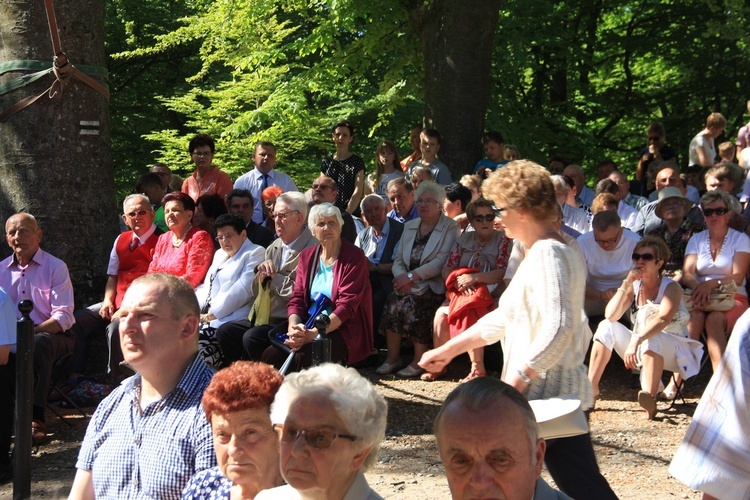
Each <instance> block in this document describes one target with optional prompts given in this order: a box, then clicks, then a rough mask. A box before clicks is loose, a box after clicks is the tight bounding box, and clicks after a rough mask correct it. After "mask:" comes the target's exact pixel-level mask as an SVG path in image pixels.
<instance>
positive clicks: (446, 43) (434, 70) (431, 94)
mask: <svg viewBox="0 0 750 500" xmlns="http://www.w3.org/2000/svg"><path fill="white" fill-rule="evenodd" d="M499 12H500V2H499V0H464V1H462V2H457V1H455V0H435V1H432V2H430V3H429V4H428V5H425V6H422V7H419V8H418V9H416V10H415V11H413V13H412V16H411V18H412V19H411V20H412V24H413V26H414V27H415V30H416V32H417V33H418V34H419V36H420V40H421V42H422V53H423V55H424V66H425V67H424V102H425V107H424V112H425V125H426V126H427V127H431V128H436V129H437V130H438V131H439V132H440V135H441V136H442V139H443V140H442V144H441V146H440V153H439V154H438V156H439V157H440V159H441V160H442V161H443V162H444V163H445V164H446V165H448V168H450V170H451V172H452V174H453V179H454V180H458V179H459V178H460V176H461V175H463V174H466V173H471V172H472V169H473V167H474V165H475V164H476V162H477V161H478V160H479V159H480V158H481V157H482V147H481V143H480V139H481V137H482V134H483V132H484V118H485V113H486V111H487V104H488V102H489V97H490V88H491V84H492V78H491V74H490V73H491V69H492V50H493V48H494V40H495V30H496V28H497V21H498V15H499Z"/></svg>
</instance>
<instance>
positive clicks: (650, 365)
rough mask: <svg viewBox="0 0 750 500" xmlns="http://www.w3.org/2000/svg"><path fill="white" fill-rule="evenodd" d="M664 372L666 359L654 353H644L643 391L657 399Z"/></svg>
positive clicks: (642, 368)
mask: <svg viewBox="0 0 750 500" xmlns="http://www.w3.org/2000/svg"><path fill="white" fill-rule="evenodd" d="M663 371H664V357H663V356H660V355H659V354H656V353H655V352H653V351H646V352H644V353H643V367H641V389H643V390H644V391H647V392H649V393H650V394H651V395H652V396H654V397H656V393H657V392H659V382H661V374H662V372H663Z"/></svg>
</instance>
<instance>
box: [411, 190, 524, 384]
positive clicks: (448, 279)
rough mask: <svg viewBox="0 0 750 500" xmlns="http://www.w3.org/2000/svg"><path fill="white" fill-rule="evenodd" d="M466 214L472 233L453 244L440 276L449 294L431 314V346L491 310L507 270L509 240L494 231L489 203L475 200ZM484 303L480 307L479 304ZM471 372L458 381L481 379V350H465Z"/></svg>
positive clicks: (426, 376) (432, 377)
mask: <svg viewBox="0 0 750 500" xmlns="http://www.w3.org/2000/svg"><path fill="white" fill-rule="evenodd" d="M466 214H467V215H468V219H469V222H470V223H471V226H472V227H473V228H474V231H469V232H464V233H463V234H462V235H461V236H459V237H458V239H457V240H456V243H455V244H454V245H453V249H452V250H451V253H450V255H449V256H448V262H447V263H446V264H445V267H444V268H443V271H442V277H443V279H444V280H445V283H446V286H447V287H448V290H449V291H450V293H449V294H448V295H449V297H450V300H449V301H446V302H445V303H444V304H443V305H442V306H440V308H438V310H437V312H436V313H435V319H434V320H433V323H434V324H433V344H434V345H435V347H440V346H441V345H443V344H445V343H446V342H447V341H448V340H449V339H450V338H452V337H455V336H456V335H458V334H460V333H461V332H462V331H463V330H465V329H466V328H468V327H470V326H471V325H473V324H474V323H475V322H476V320H477V319H479V318H480V317H481V316H483V315H484V314H487V312H489V310H490V309H492V308H493V307H494V303H493V302H494V299H493V295H494V296H499V295H500V293H496V292H501V291H502V290H503V289H504V286H502V285H501V286H500V287H499V288H498V287H497V285H498V284H499V283H502V280H503V277H504V276H505V270H506V268H507V267H508V257H509V255H510V250H511V240H509V239H508V238H507V237H506V236H505V233H503V232H501V231H495V228H494V227H493V226H494V224H493V223H494V221H495V212H494V210H493V207H492V202H491V201H489V200H485V199H484V198H479V199H478V200H477V201H472V202H471V203H469V205H468V206H467V207H466ZM483 304H484V305H483ZM469 358H470V359H471V371H470V372H469V375H468V376H467V377H466V378H464V379H463V380H462V382H466V381H469V380H471V379H473V378H477V377H484V376H485V375H486V370H485V368H484V348H483V347H480V348H478V349H473V350H471V351H469ZM443 373H445V372H442V373H429V372H428V373H423V374H422V377H421V378H422V380H426V381H433V380H436V379H437V378H438V377H440V376H441V375H443Z"/></svg>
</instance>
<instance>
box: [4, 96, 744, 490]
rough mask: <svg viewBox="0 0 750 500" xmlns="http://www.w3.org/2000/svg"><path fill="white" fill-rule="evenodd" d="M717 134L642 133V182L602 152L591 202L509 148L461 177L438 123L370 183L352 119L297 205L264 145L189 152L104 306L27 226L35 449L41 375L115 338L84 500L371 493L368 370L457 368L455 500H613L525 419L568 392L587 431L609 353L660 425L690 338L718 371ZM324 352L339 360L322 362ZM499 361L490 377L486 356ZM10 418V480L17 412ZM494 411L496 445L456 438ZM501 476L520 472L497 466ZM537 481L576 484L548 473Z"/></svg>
mask: <svg viewBox="0 0 750 500" xmlns="http://www.w3.org/2000/svg"><path fill="white" fill-rule="evenodd" d="M749 111H750V103H749ZM725 126H726V120H725V119H724V118H723V116H721V115H720V114H718V113H712V114H711V115H710V116H709V118H708V120H707V124H706V128H705V129H704V130H703V131H701V132H700V133H699V134H698V135H696V137H695V138H694V139H693V141H692V142H691V145H690V152H689V155H688V157H689V159H690V160H689V161H690V165H689V166H688V168H687V169H686V170H685V172H684V173H682V172H681V169H680V167H679V166H678V163H677V161H676V153H675V151H674V150H673V149H671V148H670V147H669V146H668V145H667V144H666V136H665V131H664V127H663V126H662V125H661V124H660V123H656V122H655V123H652V124H651V125H650V126H649V127H648V129H647V139H648V141H647V142H648V145H647V147H646V148H644V150H643V151H642V152H641V156H640V158H639V159H638V161H637V168H636V171H635V178H634V179H633V180H632V181H630V180H629V179H628V177H627V175H626V174H625V173H623V172H622V171H620V170H618V168H617V165H616V164H615V163H614V162H612V161H611V160H604V161H602V162H600V163H599V164H598V165H597V167H596V172H597V177H598V179H597V180H596V182H595V183H593V184H594V189H591V188H589V187H588V186H587V180H586V176H585V172H584V170H583V169H582V168H581V167H580V166H579V165H575V164H569V163H568V162H567V161H566V160H565V159H564V158H563V157H561V156H559V155H554V156H553V157H552V158H551V159H550V161H549V163H548V165H547V166H546V167H544V166H541V165H538V164H536V163H534V162H531V161H528V160H523V159H521V153H520V152H519V151H518V149H517V148H516V147H514V146H511V145H505V144H504V141H503V138H502V136H501V135H500V134H499V133H497V132H488V133H486V134H485V135H484V136H483V137H482V139H481V142H482V145H483V147H484V151H485V154H486V156H487V158H485V159H484V160H482V161H480V162H479V163H478V164H477V165H476V167H475V168H474V173H473V174H471V175H465V176H463V177H462V178H461V179H460V181H459V182H453V179H452V176H451V171H450V170H449V169H448V167H447V166H446V165H445V164H444V163H443V162H442V161H440V159H439V151H440V143H441V137H440V134H439V132H438V131H437V130H434V129H429V128H427V129H422V127H414V128H413V129H412V130H411V131H410V134H409V137H410V143H411V146H412V149H413V151H412V152H410V154H409V155H407V156H406V157H405V158H404V159H403V160H402V159H401V158H400V155H399V152H398V149H397V148H396V146H395V145H394V143H393V142H391V141H383V142H382V143H381V144H380V145H379V146H378V148H377V149H376V151H375V155H374V157H375V158H374V165H373V167H372V169H368V166H367V165H366V163H365V161H364V160H363V159H362V158H361V157H360V156H358V155H356V154H354V153H352V151H351V150H350V146H351V145H352V143H353V141H354V138H355V134H354V127H353V126H352V124H351V123H349V122H347V121H341V122H339V123H336V124H335V125H334V126H333V127H332V129H331V134H332V140H333V142H334V146H335V153H334V154H332V155H331V156H330V157H327V158H325V159H324V160H323V161H322V163H321V169H320V175H319V176H318V177H317V178H316V179H315V180H314V181H313V182H312V185H311V186H310V188H309V189H307V190H306V191H300V190H298V187H297V185H296V184H295V182H294V181H293V180H292V179H291V178H290V177H289V176H288V175H286V174H284V173H283V172H280V171H278V170H277V169H276V168H275V167H276V147H275V146H274V145H273V144H272V143H270V142H259V143H258V144H257V145H256V148H255V151H254V155H253V163H254V166H253V169H252V170H251V171H249V172H248V173H246V174H244V175H242V176H240V177H239V178H238V179H236V181H235V182H234V183H232V181H231V179H230V178H229V176H228V175H227V174H226V173H224V172H222V171H221V170H220V169H219V168H218V167H216V166H215V165H214V164H213V157H214V155H215V154H216V150H215V143H214V141H213V139H212V138H211V137H210V136H208V135H205V134H200V135H197V136H195V137H194V138H193V139H192V140H191V141H190V143H189V146H188V149H189V154H190V156H191V158H192V160H193V162H194V163H195V167H196V168H195V171H194V173H193V174H192V175H191V176H189V177H188V178H186V179H184V180H183V182H182V184H181V186H179V189H174V187H175V186H174V185H173V178H172V174H171V171H170V170H169V168H168V167H167V166H166V165H163V164H156V165H154V166H153V167H152V168H151V169H150V171H149V172H148V173H146V174H144V175H143V176H141V178H139V179H138V183H137V186H136V192H135V193H134V194H131V195H129V196H127V197H126V198H125V200H124V202H123V215H122V221H123V225H124V226H125V227H124V231H123V232H122V233H121V234H120V235H119V236H118V237H117V239H116V240H115V242H114V244H113V246H112V251H111V255H110V260H109V265H108V268H107V275H108V276H109V278H108V281H107V284H106V288H105V290H104V295H103V298H102V301H101V302H100V303H98V304H93V305H91V306H88V307H86V308H80V309H78V310H74V307H73V288H72V285H71V283H70V278H69V277H68V274H67V268H66V266H65V264H64V263H63V262H62V261H60V260H58V259H56V258H54V257H53V256H51V255H49V254H47V253H45V252H44V251H43V250H41V248H40V244H41V241H42V231H41V228H40V227H39V224H38V223H37V221H36V219H35V218H34V217H33V215H31V214H25V213H20V214H16V215H13V216H12V217H10V218H9V219H8V220H7V222H6V239H7V241H8V244H9V245H10V247H11V249H12V250H13V252H14V253H13V255H12V256H11V257H9V258H8V259H6V261H4V262H3V263H2V265H0V304H1V305H3V306H4V307H6V306H7V307H9V306H12V305H13V304H16V305H17V304H18V302H19V301H20V300H22V299H24V298H29V299H31V300H32V301H33V302H34V305H35V307H34V311H33V312H32V319H33V320H34V323H35V325H36V327H35V346H36V350H35V364H34V367H35V373H36V377H35V380H36V383H35V399H34V411H33V418H34V420H33V424H32V432H33V439H34V441H35V443H36V444H43V443H44V442H45V441H46V439H47V430H46V424H45V419H44V407H45V404H46V401H47V396H48V393H49V384H50V376H51V375H50V372H51V370H52V367H53V366H54V365H55V364H57V363H65V367H66V369H67V371H68V372H69V373H70V379H69V383H70V384H69V385H70V386H73V385H75V381H76V379H77V377H79V376H80V375H81V374H83V373H84V371H85V367H86V361H87V355H88V353H87V349H88V344H89V340H90V339H91V338H92V337H94V336H105V335H106V338H107V345H108V346H109V359H108V367H107V370H108V372H109V373H110V376H111V377H113V379H114V380H117V381H118V382H121V384H120V385H119V387H118V388H117V389H116V390H115V391H114V392H113V393H112V394H111V395H110V396H108V397H107V398H106V399H105V400H104V401H103V402H102V403H101V404H100V405H99V407H98V408H97V410H96V413H95V414H94V416H93V418H92V420H91V422H90V424H89V427H88V430H87V433H86V437H85V439H84V444H83V447H82V449H81V452H80V455H79V460H78V463H77V464H76V467H77V469H78V473H77V475H76V479H75V482H74V485H73V490H72V492H71V498H91V497H94V496H101V497H120V496H139V495H145V496H149V497H158V498H169V497H179V496H180V495H182V496H183V498H254V497H257V498H380V497H379V496H378V495H377V494H376V493H375V492H374V491H372V489H371V488H370V487H369V486H368V485H367V482H366V480H365V478H364V475H363V474H362V472H363V471H366V470H367V469H368V468H370V467H371V466H372V465H373V464H374V462H375V460H376V458H377V452H378V447H379V443H380V442H381V441H382V439H383V437H384V433H385V426H386V416H387V405H386V402H385V400H384V398H383V396H382V395H380V394H379V392H378V391H377V390H375V389H374V388H373V386H372V385H371V384H370V382H368V381H367V380H366V379H365V378H363V377H362V376H361V375H360V374H358V372H357V370H363V369H367V368H374V370H373V371H374V376H388V375H390V374H395V375H396V376H398V377H403V378H421V379H422V380H424V381H433V380H436V379H438V378H440V377H442V376H444V375H445V374H446V372H447V365H448V364H449V363H450V362H451V360H452V359H453V358H455V357H456V356H457V355H459V354H461V353H464V352H468V353H469V357H470V360H471V368H470V371H469V373H468V374H467V375H466V377H465V378H463V379H461V381H460V385H459V387H457V389H456V390H455V391H454V393H452V394H451V395H450V396H449V397H448V399H447V400H446V401H445V403H444V405H443V408H442V409H441V412H440V414H439V415H438V417H437V418H436V421H435V433H436V437H437V440H438V445H439V448H440V455H441V459H442V460H443V462H444V465H445V467H446V476H447V478H448V482H449V485H450V488H451V492H452V494H453V495H454V498H462V497H463V496H464V495H479V496H492V495H493V494H496V493H497V491H500V492H504V494H506V495H508V496H510V497H516V495H519V496H518V498H521V497H525V498H528V497H529V496H532V497H533V498H567V497H566V496H565V495H569V496H570V497H573V498H616V496H615V493H614V492H613V491H612V489H611V487H610V485H609V484H608V483H607V480H606V479H605V478H604V476H603V475H602V474H601V473H600V472H599V469H598V465H597V461H596V457H595V454H594V450H593V446H592V442H591V435H590V433H589V432H588V431H582V432H579V433H577V434H576V435H572V436H571V435H567V436H564V437H559V438H553V439H549V440H546V441H545V440H544V439H542V438H540V437H539V429H538V427H537V425H536V422H535V420H534V413H533V411H532V409H531V407H530V406H529V403H528V402H527V401H531V402H532V403H533V402H534V401H536V400H548V399H550V398H560V397H561V398H570V397H573V398H576V399H577V400H578V401H579V402H580V408H581V409H582V410H584V411H586V412H587V414H588V412H589V411H592V410H594V409H595V404H596V400H597V398H599V397H600V396H601V394H600V380H601V378H602V376H603V374H604V368H605V366H606V365H607V364H608V363H609V361H610V359H611V355H612V351H615V352H617V354H618V355H619V356H620V357H621V358H622V360H623V363H624V366H625V367H626V368H627V369H629V370H633V371H634V372H635V373H639V374H640V380H641V390H640V391H639V392H638V395H637V402H638V404H639V405H640V406H641V407H642V408H643V409H644V410H645V412H646V416H647V418H648V419H649V420H652V419H654V418H655V416H656V414H657V412H658V410H657V402H658V400H659V399H660V398H665V399H672V398H674V396H675V394H676V392H677V391H679V390H680V389H681V387H682V384H683V382H684V380H685V379H687V378H690V377H692V376H694V375H695V374H696V373H697V372H698V371H699V368H700V363H701V359H702V356H703V343H702V342H701V341H700V340H701V338H703V339H704V342H705V345H706V349H707V351H708V356H709V357H710V361H711V365H712V367H713V369H714V371H716V372H717V373H720V372H722V370H721V365H722V359H723V355H724V352H725V351H726V349H727V338H728V335H729V333H730V332H731V331H732V329H733V327H734V325H735V323H737V322H738V319H739V318H740V316H742V314H743V313H744V312H745V310H746V309H748V299H747V291H746V288H745V285H746V276H747V274H748V271H749V269H748V267H749V266H750V237H748V234H750V225H748V221H750V207H748V206H747V201H748V199H750V182H744V178H745V169H746V168H750V162H747V159H748V157H750V154H748V151H750V148H749V147H747V146H748V144H747V138H746V139H744V140H745V143H743V142H742V140H740V141H738V144H737V146H736V147H735V145H733V144H732V146H733V147H732V148H731V151H730V150H729V148H727V147H726V146H725V145H719V146H718V147H716V146H715V144H714V140H715V139H716V138H717V137H718V136H719V135H720V134H721V133H722V132H723V130H724V128H725ZM743 130H744V129H743ZM740 135H742V133H741V134H740ZM717 149H718V151H719V154H720V155H721V156H720V159H718V160H717V158H716V156H717V154H716V151H717ZM730 153H731V156H730ZM735 155H736V156H737V158H738V159H739V160H738V164H735V163H733V161H734V159H735ZM368 170H371V172H370V173H368V172H367V171H368ZM745 187H747V188H748V190H747V192H745V191H744V188H745ZM7 307H6V309H7ZM628 312H629V314H626V313H628ZM321 314H323V315H325V316H327V318H328V323H327V324H326V326H325V329H324V331H321V328H323V327H322V326H321V323H319V322H318V321H316V320H317V319H318V317H319V315H321ZM6 318H7V315H6ZM745 323H747V322H744V323H741V324H745ZM10 326H12V325H6V326H5V328H4V330H8V329H9V328H10ZM593 332H595V333H593ZM320 334H324V335H326V337H327V339H328V340H329V341H330V359H331V362H332V363H331V364H324V365H321V366H317V367H313V364H314V363H313V359H314V356H313V343H314V340H315V339H316V337H318V336H319V335H320ZM742 334H743V333H741V334H740V335H742ZM3 342H4V343H3ZM497 343H501V344H502V351H503V363H502V367H501V368H500V370H499V371H500V378H501V379H502V382H500V381H498V380H496V379H493V378H492V377H488V376H487V375H488V372H489V371H490V370H488V367H487V366H486V365H485V362H484V349H485V348H486V347H487V346H490V345H494V344H497ZM405 345H408V346H410V347H411V349H412V351H411V352H410V353H407V354H406V355H405V356H406V358H405V356H404V355H403V354H402V351H404V346H405ZM592 345H593V347H591V346H592ZM379 347H380V348H383V347H384V348H385V349H386V353H385V358H381V357H380V356H379V349H378V348H379ZM590 347H591V355H590V359H587V351H588V350H589V348H590ZM14 359H15V336H14V334H13V335H11V333H10V332H0V390H3V391H5V392H4V393H8V394H10V391H12V385H13V373H14V371H13V370H14V368H13V367H14ZM344 367H348V368H344ZM214 370H218V371H217V372H216V374H215V375H214ZM278 370H281V372H282V373H283V374H284V375H285V376H286V377H285V378H284V377H282V375H280V374H279V371H278ZM665 370H666V371H668V372H670V373H671V374H673V375H671V376H670V378H669V382H668V383H667V386H666V387H665V386H664V383H663V382H662V380H663V372H664V371H665ZM292 372H294V373H292ZM370 373H371V372H370ZM11 399H12V398H11ZM532 406H533V405H532ZM490 410H492V411H490ZM1 413H2V415H1V417H2V418H1V419H0V448H2V449H0V453H2V455H1V456H0V469H1V470H0V472H3V473H4V475H6V476H7V473H8V471H9V470H10V462H9V455H8V451H9V449H10V440H11V428H12V422H13V408H12V407H10V409H8V408H7V407H6V408H4V409H3V410H2V412H1ZM485 414H486V418H485V417H484V415H485ZM480 417H481V421H482V422H484V423H486V422H487V421H489V422H495V423H497V425H496V426H494V427H498V428H499V427H503V429H494V428H493V426H487V425H482V426H470V427H468V428H464V426H463V425H460V424H459V423H458V422H469V421H472V420H473V419H480ZM501 421H502V424H501V423H500V422H501ZM448 422H454V423H453V424H449V423H448ZM501 431H502V432H501ZM496 432H497V433H500V435H497V434H496ZM300 437H304V439H302V440H300V439H298V438H300ZM472 443H474V444H472ZM493 443H494V444H493ZM495 444H496V446H495ZM529 445H530V447H529ZM516 455H517V456H516ZM497 460H503V461H505V460H510V461H511V462H513V463H516V462H518V464H519V467H520V468H516V470H515V471H514V472H513V473H512V474H511V473H509V472H508V471H504V470H503V471H498V470H497V469H498V468H497V467H495V466H494V465H493V464H494V463H495V462H496V461H497ZM485 461H487V462H488V463H489V464H490V466H489V467H490V468H492V469H495V472H487V471H484V469H485V466H484V465H482V464H483V462H485ZM542 463H544V464H546V466H547V468H548V470H549V472H550V474H551V475H552V477H553V478H554V480H555V483H556V485H557V487H558V488H560V490H561V491H562V492H555V491H554V490H552V489H551V488H550V487H549V486H548V485H546V484H545V483H544V482H543V481H542V480H541V479H540V478H539V475H540V473H541V467H542ZM475 468H477V470H482V471H484V472H477V470H474V469H475ZM482 474H485V475H486V477H483V476H482ZM493 475H494V476H497V477H491V476H493ZM478 477H479V479H477V478H478ZM493 492H494V493H493ZM544 495H546V496H544ZM550 495H556V496H550Z"/></svg>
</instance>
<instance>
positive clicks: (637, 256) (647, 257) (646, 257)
mask: <svg viewBox="0 0 750 500" xmlns="http://www.w3.org/2000/svg"><path fill="white" fill-rule="evenodd" d="M632 257H633V260H634V261H636V262H638V261H639V260H643V261H645V262H649V261H652V260H654V259H656V257H654V254H652V253H633V255H632Z"/></svg>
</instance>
